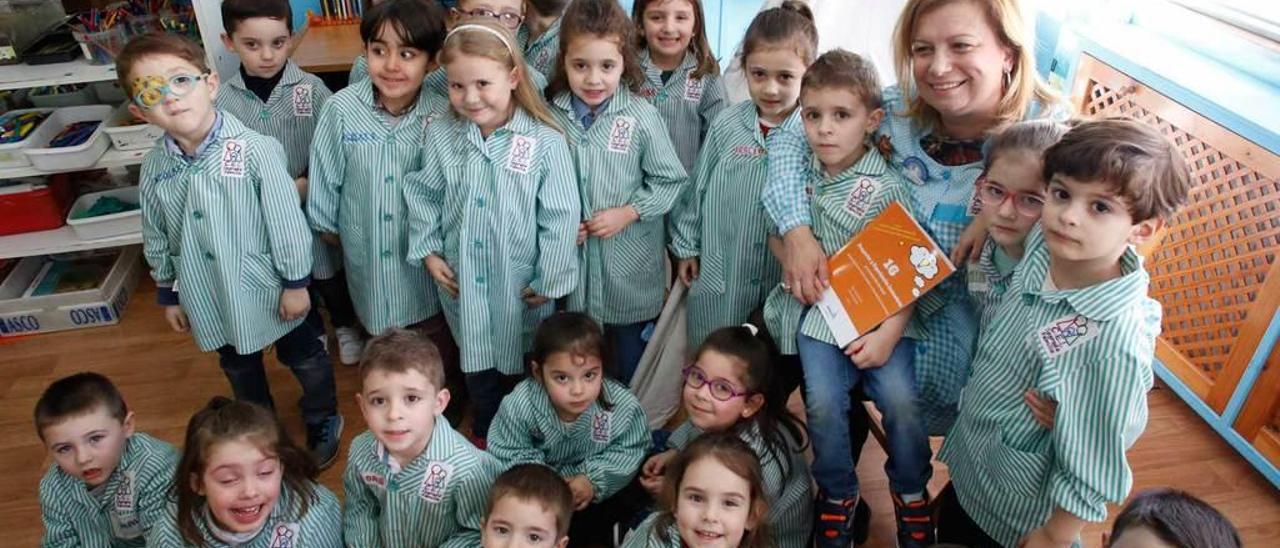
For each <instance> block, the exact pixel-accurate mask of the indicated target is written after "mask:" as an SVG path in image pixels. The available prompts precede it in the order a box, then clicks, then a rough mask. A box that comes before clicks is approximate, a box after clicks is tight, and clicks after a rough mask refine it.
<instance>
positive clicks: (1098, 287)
mask: <svg viewBox="0 0 1280 548" xmlns="http://www.w3.org/2000/svg"><path fill="white" fill-rule="evenodd" d="M1050 261H1052V257H1050V255H1049V246H1048V245H1047V244H1046V243H1045V241H1044V232H1043V228H1041V226H1040V225H1039V224H1037V225H1036V226H1035V228H1033V229H1032V230H1031V234H1030V235H1029V236H1028V237H1027V248H1026V251H1025V252H1024V254H1023V258H1022V266H1021V267H1020V269H1025V272H1024V273H1021V274H1020V275H1021V276H1022V278H1020V280H1021V281H1020V283H1019V288H1018V290H1019V292H1020V293H1021V294H1022V295H1023V296H1024V298H1040V299H1042V300H1044V301H1045V302H1048V303H1057V302H1060V301H1066V302H1067V304H1068V305H1070V306H1071V308H1073V309H1074V310H1075V311H1076V312H1078V313H1079V314H1081V315H1083V316H1085V317H1086V318H1089V319H1091V320H1095V321H1107V320H1110V319H1111V318H1114V317H1116V316H1117V315H1119V314H1120V313H1122V312H1124V311H1125V310H1129V309H1133V308H1135V307H1137V306H1138V303H1139V302H1141V301H1142V300H1143V299H1146V298H1147V285H1148V283H1149V282H1150V279H1151V278H1150V277H1149V276H1148V275H1147V272H1146V270H1144V269H1143V268H1142V257H1141V256H1139V255H1138V252H1137V251H1136V250H1135V249H1134V248H1133V247H1132V246H1130V247H1129V248H1127V249H1125V251H1124V254H1123V255H1121V256H1120V271H1121V275H1120V276H1119V277H1116V278H1112V279H1110V280H1106V281H1104V282H1100V283H1096V284H1094V285H1091V286H1088V287H1082V288H1078V289H1060V290H1057V291H1048V292H1046V291H1044V280H1045V278H1046V277H1047V276H1049V264H1050ZM1015 279H1018V278H1016V277H1015Z"/></svg>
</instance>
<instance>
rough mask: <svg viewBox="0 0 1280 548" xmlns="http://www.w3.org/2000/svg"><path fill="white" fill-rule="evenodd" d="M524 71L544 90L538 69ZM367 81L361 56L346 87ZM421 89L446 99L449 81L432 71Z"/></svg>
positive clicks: (529, 67)
mask: <svg viewBox="0 0 1280 548" xmlns="http://www.w3.org/2000/svg"><path fill="white" fill-rule="evenodd" d="M522 28H523V27H522ZM525 70H526V71H527V72H528V73H529V79H530V80H533V86H534V87H536V88H538V91H539V92H541V91H542V90H544V89H546V87H547V77H546V76H543V74H542V73H541V72H538V69H536V68H534V67H533V65H530V64H528V63H525ZM368 79H369V61H368V60H367V59H365V58H364V56H363V55H361V56H359V57H356V60H355V62H354V63H352V64H351V72H350V73H348V74H347V85H351V84H354V83H356V82H360V81H362V80H368ZM422 87H424V88H427V89H430V90H434V91H436V92H437V93H439V94H440V95H443V96H446V97H447V96H448V95H449V80H448V78H447V77H446V76H445V73H444V71H443V70H433V71H431V72H429V73H427V77H426V78H423V79H422Z"/></svg>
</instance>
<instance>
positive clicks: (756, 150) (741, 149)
mask: <svg viewBox="0 0 1280 548" xmlns="http://www.w3.org/2000/svg"><path fill="white" fill-rule="evenodd" d="M765 154H766V151H765V149H764V147H762V146H760V145H738V146H735V147H733V155H734V156H737V157H739V158H762V157H764V156H765Z"/></svg>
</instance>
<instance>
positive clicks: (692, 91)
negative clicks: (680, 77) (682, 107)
mask: <svg viewBox="0 0 1280 548" xmlns="http://www.w3.org/2000/svg"><path fill="white" fill-rule="evenodd" d="M702 86H703V84H702V78H694V77H693V75H692V74H690V75H689V78H688V79H687V80H685V81H684V100H685V101H689V102H690V103H697V102H699V101H701V100H702Z"/></svg>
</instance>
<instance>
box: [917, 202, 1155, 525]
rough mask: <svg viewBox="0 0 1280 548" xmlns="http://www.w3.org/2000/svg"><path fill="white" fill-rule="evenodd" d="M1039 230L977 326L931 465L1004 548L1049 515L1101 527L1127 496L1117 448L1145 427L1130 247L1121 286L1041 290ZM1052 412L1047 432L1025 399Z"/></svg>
mask: <svg viewBox="0 0 1280 548" xmlns="http://www.w3.org/2000/svg"><path fill="white" fill-rule="evenodd" d="M1050 261H1051V259H1050V257H1049V249H1048V247H1047V246H1046V245H1045V241H1044V237H1043V234H1042V233H1041V230H1040V228H1039V227H1037V228H1036V229H1034V230H1033V231H1032V232H1031V235H1030V236H1029V237H1028V241H1027V250H1026V255H1025V256H1024V258H1023V262H1022V264H1021V265H1020V266H1019V267H1018V269H1017V270H1016V271H1015V272H1014V275H1013V280H1012V281H1011V282H1010V285H1009V293H1008V294H1007V295H1005V298H1004V300H1003V301H1001V303H1000V306H999V309H998V310H997V312H996V314H995V319H994V320H993V321H992V323H991V325H988V326H984V327H985V329H984V330H983V332H982V336H981V337H980V338H979V342H978V351H977V354H976V355H975V356H974V359H973V373H972V374H971V376H970V377H969V382H968V384H966V385H965V386H964V390H963V391H961V393H960V396H961V400H960V402H961V403H960V417H959V419H958V420H957V421H956V424H955V427H953V428H952V429H951V432H950V433H949V434H948V435H947V439H946V441H945V442H944V443H943V444H942V451H941V452H939V453H938V458H939V459H940V460H942V461H943V462H945V463H947V466H948V467H949V468H950V470H951V482H952V484H954V485H955V489H956V494H957V495H958V496H959V499H960V505H961V506H962V507H963V508H964V510H965V512H966V513H968V514H969V516H970V517H972V518H973V520H974V522H975V523H977V524H978V525H979V526H980V527H982V530H983V531H985V532H986V533H987V534H988V535H990V536H991V538H993V539H995V540H997V541H999V542H1000V543H1002V544H1005V545H1008V546H1012V545H1014V544H1016V543H1017V542H1018V539H1019V538H1021V537H1022V536H1023V535H1026V534H1027V533H1028V532H1030V531H1032V530H1033V529H1035V528H1037V527H1040V526H1041V525H1043V524H1044V523H1045V521H1046V520H1047V519H1048V517H1049V514H1050V512H1051V511H1052V510H1053V508H1054V507H1058V508H1062V509H1063V510H1066V511H1067V512H1070V513H1071V514H1073V515H1075V516H1077V517H1079V518H1081V519H1084V520H1086V521H1091V522H1101V521H1104V520H1106V519H1107V506H1106V504H1107V503H1108V502H1110V503H1117V504H1118V503H1120V502H1123V501H1124V500H1125V497H1126V496H1128V494H1129V490H1130V488H1131V487H1132V486H1133V475H1132V473H1131V472H1130V469H1129V463H1128V461H1127V459H1126V458H1125V449H1126V448H1127V447H1128V446H1129V445H1130V444H1131V443H1132V442H1133V441H1134V440H1136V439H1137V436H1138V435H1139V434H1140V433H1141V431H1142V430H1143V429H1144V428H1145V427H1146V421H1147V391H1148V390H1150V389H1151V383H1152V379H1151V360H1152V358H1153V355H1154V351H1155V339H1156V336H1157V335H1159V333H1160V315H1161V309H1160V305H1159V303H1157V302H1156V301H1154V300H1152V299H1150V298H1148V297H1147V286H1148V283H1149V281H1150V280H1149V278H1148V276H1147V272H1146V271H1145V270H1143V268H1142V260H1141V258H1139V257H1138V254H1137V253H1136V252H1135V251H1134V250H1133V249H1132V248H1131V249H1129V250H1127V251H1125V253H1124V256H1123V257H1121V259H1120V266H1121V271H1122V273H1123V274H1122V275H1121V276H1120V277H1118V278H1114V279H1111V280H1108V281H1105V282H1102V283H1099V284H1096V285H1093V286H1090V287H1086V288H1082V289H1074V290H1058V289H1056V288H1055V287H1053V285H1052V284H1051V283H1050V282H1049V262H1050ZM1029 389H1035V390H1038V391H1039V392H1040V393H1041V394H1044V395H1045V396H1047V397H1048V398H1050V399H1053V400H1054V401H1057V402H1058V410H1057V412H1056V413H1055V414H1054V417H1055V420H1054V424H1053V429H1051V430H1046V429H1044V428H1043V427H1041V426H1040V424H1039V423H1037V422H1036V421H1035V419H1034V418H1032V416H1031V411H1030V409H1029V408H1027V406H1026V405H1025V404H1024V403H1023V399H1022V398H1023V393H1024V392H1026V391H1027V390H1029Z"/></svg>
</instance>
